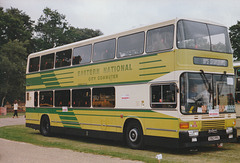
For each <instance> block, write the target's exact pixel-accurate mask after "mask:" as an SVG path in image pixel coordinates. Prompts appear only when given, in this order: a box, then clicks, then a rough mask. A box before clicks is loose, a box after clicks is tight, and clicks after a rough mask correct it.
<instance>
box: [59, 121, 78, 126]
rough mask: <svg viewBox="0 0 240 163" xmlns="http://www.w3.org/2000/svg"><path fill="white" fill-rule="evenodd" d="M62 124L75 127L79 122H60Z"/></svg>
mask: <svg viewBox="0 0 240 163" xmlns="http://www.w3.org/2000/svg"><path fill="white" fill-rule="evenodd" d="M62 124H68V125H77V126H79V125H80V124H79V122H72V121H62Z"/></svg>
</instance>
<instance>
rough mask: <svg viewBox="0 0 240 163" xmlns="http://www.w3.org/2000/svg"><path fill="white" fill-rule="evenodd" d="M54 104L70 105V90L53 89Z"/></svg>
mask: <svg viewBox="0 0 240 163" xmlns="http://www.w3.org/2000/svg"><path fill="white" fill-rule="evenodd" d="M55 106H70V90H61V91H55Z"/></svg>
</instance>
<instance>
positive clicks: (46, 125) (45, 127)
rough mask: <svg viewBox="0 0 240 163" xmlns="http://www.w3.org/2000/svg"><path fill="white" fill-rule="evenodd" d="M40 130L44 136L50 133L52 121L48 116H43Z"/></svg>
mask: <svg viewBox="0 0 240 163" xmlns="http://www.w3.org/2000/svg"><path fill="white" fill-rule="evenodd" d="M40 132H41V134H42V135H43V136H49V135H50V121H49V118H48V116H44V117H42V119H41V123H40Z"/></svg>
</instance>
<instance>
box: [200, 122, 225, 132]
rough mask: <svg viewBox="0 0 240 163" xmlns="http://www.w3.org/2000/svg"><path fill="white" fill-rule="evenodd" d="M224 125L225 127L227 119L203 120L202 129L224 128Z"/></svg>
mask: <svg viewBox="0 0 240 163" xmlns="http://www.w3.org/2000/svg"><path fill="white" fill-rule="evenodd" d="M224 127H225V120H218V121H202V129H203V130H209V129H224Z"/></svg>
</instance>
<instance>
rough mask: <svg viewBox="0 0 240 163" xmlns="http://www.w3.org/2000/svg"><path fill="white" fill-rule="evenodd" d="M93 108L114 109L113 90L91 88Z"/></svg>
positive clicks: (112, 88)
mask: <svg viewBox="0 0 240 163" xmlns="http://www.w3.org/2000/svg"><path fill="white" fill-rule="evenodd" d="M92 103H93V107H115V89H114V87H110V88H93V91H92Z"/></svg>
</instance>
